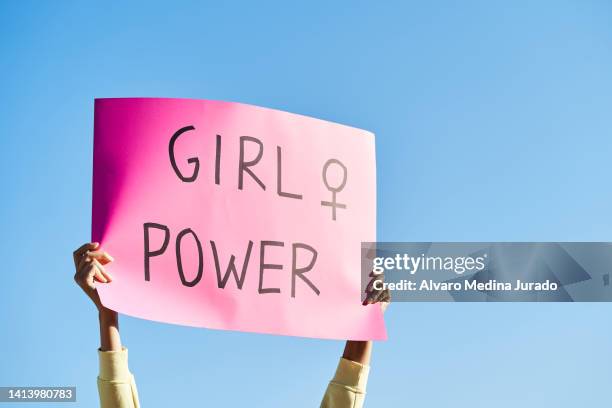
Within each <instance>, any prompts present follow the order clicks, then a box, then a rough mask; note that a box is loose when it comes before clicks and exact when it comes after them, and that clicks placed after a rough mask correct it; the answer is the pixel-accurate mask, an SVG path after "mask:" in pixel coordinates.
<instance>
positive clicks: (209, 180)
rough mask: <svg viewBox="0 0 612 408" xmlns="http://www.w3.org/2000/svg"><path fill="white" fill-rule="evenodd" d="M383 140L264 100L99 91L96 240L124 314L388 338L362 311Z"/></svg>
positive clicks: (105, 289)
mask: <svg viewBox="0 0 612 408" xmlns="http://www.w3.org/2000/svg"><path fill="white" fill-rule="evenodd" d="M375 168H376V167H375V156H374V135H373V134H372V133H370V132H367V131H364V130H360V129H356V128H352V127H348V126H344V125H339V124H336V123H331V122H326V121H323V120H319V119H314V118H309V117H306V116H301V115H296V114H292V113H287V112H282V111H278V110H273V109H266V108H261V107H257V106H251V105H245V104H239V103H229V102H220V101H207V100H190V99H165V98H125V99H124V98H120V99H97V100H96V102H95V125H94V170H93V211H92V213H93V220H92V240H93V241H96V242H100V243H101V245H102V247H103V248H104V249H105V250H106V251H108V252H109V253H110V254H111V255H113V257H114V258H115V262H113V263H111V264H109V265H108V267H107V269H108V271H109V272H110V273H111V274H112V275H113V277H114V280H113V282H112V283H110V284H108V285H98V287H99V292H100V296H101V299H102V302H103V304H104V305H105V306H107V307H109V308H111V309H114V310H117V311H118V312H120V313H124V314H128V315H132V316H136V317H140V318H145V319H150V320H156V321H161V322H167V323H175V324H182V325H189V326H197V327H207V328H213V329H225V330H239V331H249V332H259V333H271V334H281V335H291V336H304V337H315V338H331V339H355V340H368V339H385V338H386V331H385V327H384V321H383V318H382V312H381V310H380V307H379V306H378V305H370V306H362V305H361V303H360V299H361V296H360V295H361V293H360V292H361V283H360V268H361V260H360V243H361V242H362V241H375V238H376V174H375Z"/></svg>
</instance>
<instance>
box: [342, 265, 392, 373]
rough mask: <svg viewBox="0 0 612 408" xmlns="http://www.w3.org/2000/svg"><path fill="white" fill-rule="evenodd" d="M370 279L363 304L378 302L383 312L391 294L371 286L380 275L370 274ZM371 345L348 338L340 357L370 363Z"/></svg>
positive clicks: (369, 342)
mask: <svg viewBox="0 0 612 408" xmlns="http://www.w3.org/2000/svg"><path fill="white" fill-rule="evenodd" d="M371 276H372V280H371V281H370V283H369V284H368V287H367V289H366V295H367V296H366V299H365V301H364V302H363V305H364V306H367V305H371V304H375V303H380V307H381V309H382V311H383V312H384V311H385V310H386V309H387V306H389V303H390V301H391V296H390V294H389V291H388V290H383V291H379V290H375V289H374V288H373V287H372V286H373V282H374V281H375V280H381V279H382V277H381V276H380V275H371ZM372 346H373V343H372V342H371V341H356V340H348V341H347V342H346V345H345V346H344V353H342V358H345V359H347V360H351V361H355V362H357V363H360V364H364V365H368V364H370V359H371V358H372Z"/></svg>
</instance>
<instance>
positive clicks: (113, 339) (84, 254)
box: [72, 242, 122, 351]
mask: <svg viewBox="0 0 612 408" xmlns="http://www.w3.org/2000/svg"><path fill="white" fill-rule="evenodd" d="M72 257H73V259H74V268H75V270H76V272H75V274H74V280H75V282H76V283H77V285H79V286H80V287H81V289H83V292H85V294H86V295H87V296H88V297H89V298H90V299H91V301H92V302H93V304H94V305H95V306H96V308H97V309H98V319H99V321H100V350H102V351H120V350H121V348H122V346H121V338H120V337H119V315H118V314H117V312H115V311H114V310H110V309H108V308H106V307H104V305H103V304H102V302H101V301H100V296H99V295H98V290H97V289H96V285H98V284H105V283H109V282H111V281H112V280H113V277H112V276H111V275H110V274H109V273H108V272H106V270H105V269H104V265H106V264H108V263H110V262H112V261H113V257H112V256H110V255H109V254H108V253H106V252H104V251H101V250H100V244H98V243H97V242H90V243H87V244H84V245H82V246H81V247H80V248H78V249H77V250H76V251H74V253H73V254H72Z"/></svg>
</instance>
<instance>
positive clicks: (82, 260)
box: [73, 242, 140, 408]
mask: <svg viewBox="0 0 612 408" xmlns="http://www.w3.org/2000/svg"><path fill="white" fill-rule="evenodd" d="M99 246H100V245H99V244H98V243H96V242H93V243H87V244H84V245H82V246H81V247H80V248H79V249H77V250H76V251H74V253H73V258H74V266H75V269H76V272H75V275H74V280H75V281H76V283H77V284H78V285H79V286H80V287H81V289H83V291H84V292H85V294H86V295H87V296H88V297H89V298H90V299H91V300H92V302H93V303H94V305H95V306H96V309H97V310H98V319H99V322H100V348H99V349H98V357H99V360H100V374H99V375H98V394H99V396H100V407H102V408H139V407H140V403H139V401H138V391H137V390H136V384H135V382H134V376H133V375H132V374H131V373H130V371H129V369H128V355H127V349H126V348H125V347H123V346H122V345H121V337H120V336H119V317H118V314H117V312H115V311H113V310H110V309H108V308H106V307H104V305H102V302H101V301H100V296H99V295H98V291H97V289H96V285H97V284H105V283H109V282H111V281H112V277H111V275H110V274H109V273H108V272H106V270H105V269H104V265H106V264H108V263H110V262H112V261H113V258H112V257H111V256H110V255H109V254H107V253H106V252H104V251H101V250H100V248H99Z"/></svg>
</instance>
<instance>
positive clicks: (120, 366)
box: [98, 347, 132, 382]
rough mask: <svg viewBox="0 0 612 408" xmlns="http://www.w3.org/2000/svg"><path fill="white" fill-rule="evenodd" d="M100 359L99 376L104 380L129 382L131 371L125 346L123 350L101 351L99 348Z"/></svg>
mask: <svg viewBox="0 0 612 408" xmlns="http://www.w3.org/2000/svg"><path fill="white" fill-rule="evenodd" d="M98 357H99V359H100V375H99V378H100V379H101V380H104V381H117V382H129V381H130V380H131V376H132V375H131V373H130V370H129V369H128V350H127V348H125V347H123V348H122V349H121V351H101V350H99V349H98Z"/></svg>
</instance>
